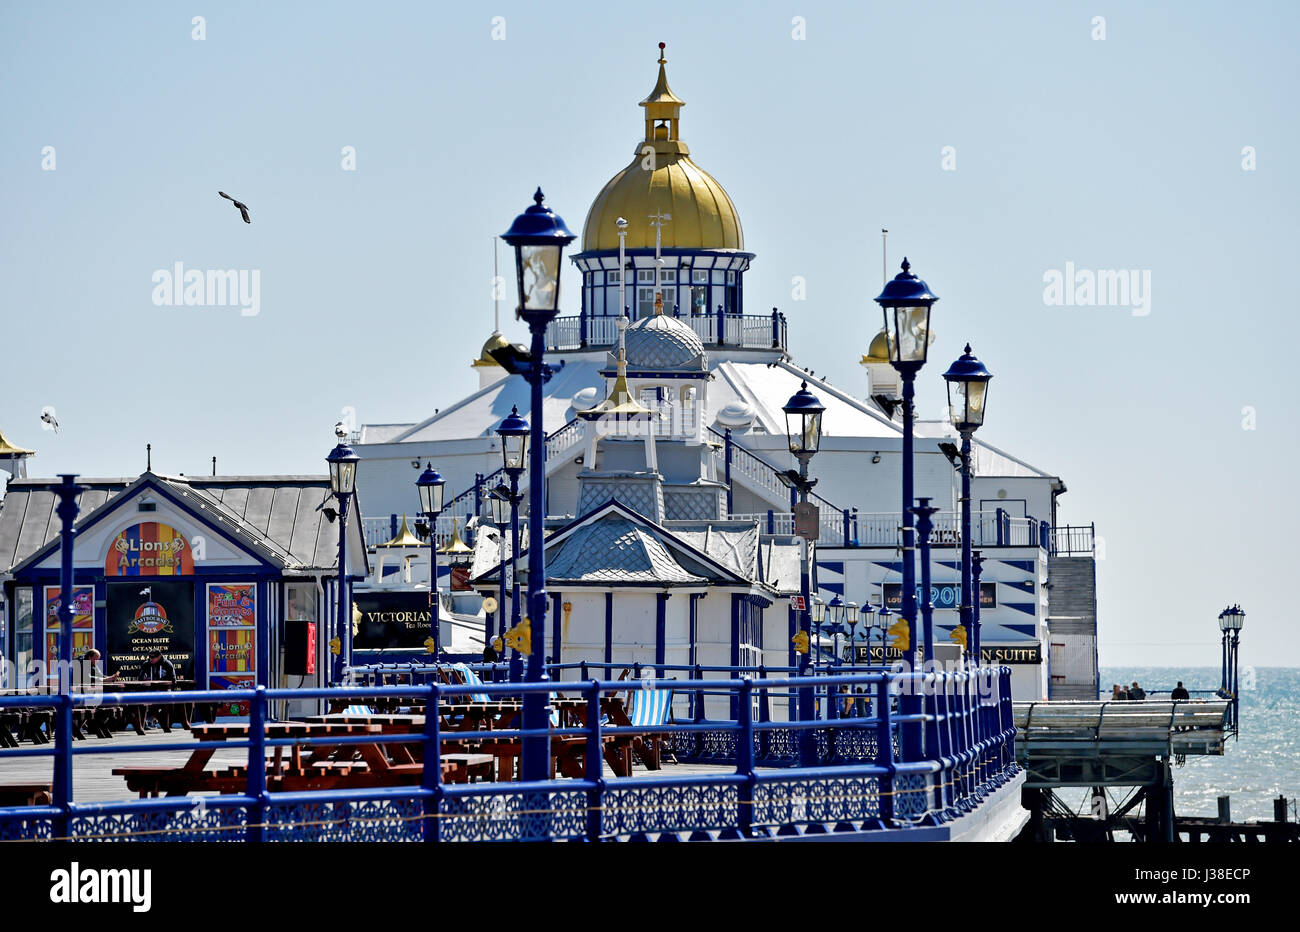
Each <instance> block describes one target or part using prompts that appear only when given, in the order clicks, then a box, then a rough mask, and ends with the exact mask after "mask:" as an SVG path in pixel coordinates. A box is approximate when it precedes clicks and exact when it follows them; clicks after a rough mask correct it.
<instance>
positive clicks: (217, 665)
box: [208, 628, 257, 688]
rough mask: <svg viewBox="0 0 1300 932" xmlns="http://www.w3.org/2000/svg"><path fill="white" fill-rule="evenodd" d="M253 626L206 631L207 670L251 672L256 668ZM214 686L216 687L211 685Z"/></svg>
mask: <svg viewBox="0 0 1300 932" xmlns="http://www.w3.org/2000/svg"><path fill="white" fill-rule="evenodd" d="M256 634H257V632H256V631H255V630H254V629H253V628H217V629H214V630H212V631H209V632H208V670H209V671H211V672H212V673H252V672H253V671H254V670H256V668H257V657H256V655H255V654H254V652H253V651H254V647H255V636H256ZM213 688H216V687H213Z"/></svg>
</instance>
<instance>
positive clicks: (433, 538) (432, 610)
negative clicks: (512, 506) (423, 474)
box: [425, 485, 478, 660]
mask: <svg viewBox="0 0 1300 932" xmlns="http://www.w3.org/2000/svg"><path fill="white" fill-rule="evenodd" d="M474 499H475V501H476V502H477V500H478V486H477V485H475V486H474ZM439 514H440V512H437V511H433V512H428V513H426V514H425V517H426V518H428V519H429V628H430V632H429V637H431V638H433V659H434V660H437V659H438V655H439V654H441V653H442V625H441V623H440V622H439V619H438V611H439V609H440V608H441V605H440V603H441V602H442V599H440V598H439V593H438V533H437V530H438V515H439Z"/></svg>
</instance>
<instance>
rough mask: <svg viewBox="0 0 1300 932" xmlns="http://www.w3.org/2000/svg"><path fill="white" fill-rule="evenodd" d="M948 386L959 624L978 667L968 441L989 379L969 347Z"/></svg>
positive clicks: (968, 656)
mask: <svg viewBox="0 0 1300 932" xmlns="http://www.w3.org/2000/svg"><path fill="white" fill-rule="evenodd" d="M943 377H944V380H945V381H946V382H947V383H948V415H949V417H950V418H951V419H952V426H953V427H955V428H957V432H958V433H960V434H961V616H960V617H961V624H962V627H964V628H965V629H966V659H967V662H968V663H972V664H975V665H977V666H978V665H979V662H980V643H979V642H980V637H979V629H978V627H977V626H976V624H975V617H974V611H973V609H972V605H973V604H974V603H973V602H972V600H973V599H976V598H977V594H976V593H975V579H974V574H973V572H972V570H971V501H970V479H971V463H970V439H971V435H972V434H974V433H975V431H977V430H979V428H980V426H981V425H982V424H983V423H984V403H985V401H986V399H987V398H988V391H989V380H991V379H992V378H993V375H992V374H991V373H990V372H989V370H988V369H985V368H984V363H982V362H980V361H979V360H978V359H976V358H975V357H974V356H973V355H971V351H970V344H969V343H967V344H966V351H965V352H964V353H962V354H961V356H959V357H957V360H956V362H954V363H953V364H952V365H951V366H949V367H948V371H947V372H945V373H944V374H943Z"/></svg>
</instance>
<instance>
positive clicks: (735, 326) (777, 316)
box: [546, 310, 786, 351]
mask: <svg viewBox="0 0 1300 932" xmlns="http://www.w3.org/2000/svg"><path fill="white" fill-rule="evenodd" d="M676 316H677V319H678V320H680V321H681V322H682V323H684V324H686V325H687V326H688V327H690V328H691V329H692V330H694V331H695V333H696V334H697V335H698V336H699V338H700V340H701V341H703V343H704V345H705V347H706V348H707V347H709V346H731V347H738V348H740V349H779V350H784V349H785V348H786V320H785V315H784V314H782V313H781V312H780V311H777V310H773V311H772V313H771V314H728V313H725V312H721V311H719V312H718V313H710V314H700V315H693V316H680V315H676ZM617 321H618V318H617V317H592V316H588V315H586V314H580V315H578V316H577V317H557V318H555V320H553V321H551V322H550V324H548V325H547V327H546V348H547V349H548V350H555V351H563V350H580V349H586V348H588V347H600V346H614V345H615V344H616V343H618V327H617Z"/></svg>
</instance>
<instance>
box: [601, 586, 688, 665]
mask: <svg viewBox="0 0 1300 932" xmlns="http://www.w3.org/2000/svg"><path fill="white" fill-rule="evenodd" d="M691 605H692V607H694V605H695V602H694V601H692V602H691ZM693 643H694V642H692V644H693ZM692 649H694V648H693V647H692ZM613 662H614V593H612V592H606V593H605V663H606V664H613ZM609 675H610V670H609V667H606V668H605V676H606V677H608V676H609Z"/></svg>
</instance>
